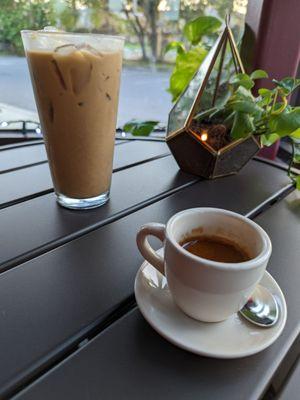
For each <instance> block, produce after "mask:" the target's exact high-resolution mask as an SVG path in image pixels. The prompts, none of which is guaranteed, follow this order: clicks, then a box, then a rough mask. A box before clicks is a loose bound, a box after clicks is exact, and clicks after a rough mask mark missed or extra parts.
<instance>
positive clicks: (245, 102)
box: [166, 21, 300, 185]
mask: <svg viewBox="0 0 300 400" xmlns="http://www.w3.org/2000/svg"><path fill="white" fill-rule="evenodd" d="M267 77H268V75H267V73H266V72H265V71H262V70H257V71H254V72H253V73H252V74H251V75H248V74H246V73H245V70H244V67H243V65H242V62H241V59H240V56H239V53H238V50H237V46H236V44H235V41H234V38H233V35H232V32H231V30H230V28H229V26H228V22H227V21H226V26H225V28H224V31H223V32H222V34H221V35H220V37H219V39H218V40H217V41H216V43H215V45H214V46H213V48H212V49H211V51H210V52H209V53H208V55H207V56H206V58H205V60H204V61H203V63H202V64H201V66H200V68H199V69H198V71H197V73H196V74H195V75H194V77H193V79H192V80H191V81H190V83H189V85H188V86H187V88H186V89H185V91H184V92H183V93H182V94H181V96H180V97H179V99H178V100H177V102H176V103H175V105H174V107H173V109H172V110H171V112H170V114H169V122H168V130H167V136H166V140H167V144H168V146H169V147H170V150H171V152H172V153H173V155H174V157H175V159H176V161H177V163H178V165H179V166H180V168H181V169H182V170H184V171H186V172H189V173H193V174H196V175H199V176H202V177H204V178H216V177H220V176H224V175H230V174H234V173H237V172H238V171H239V170H240V169H241V168H242V167H243V166H244V165H245V164H246V163H247V162H248V161H249V160H250V159H251V158H252V157H253V156H254V155H255V154H256V153H257V152H258V150H259V149H260V148H261V147H262V146H263V145H264V146H269V145H271V144H273V143H274V142H275V141H276V140H278V139H280V138H282V137H284V136H289V137H290V138H291V140H297V139H299V138H300V107H291V106H290V105H288V100H287V98H288V96H289V95H290V94H291V93H292V92H293V90H295V89H296V87H298V86H299V85H300V80H297V79H294V78H285V79H283V80H281V81H277V80H273V83H274V84H275V87H274V89H259V91H258V95H257V96H254V95H253V94H252V91H251V90H252V88H253V87H254V84H255V80H256V79H261V78H267ZM297 180H298V181H299V178H297ZM298 184H299V185H300V181H299V183H298Z"/></svg>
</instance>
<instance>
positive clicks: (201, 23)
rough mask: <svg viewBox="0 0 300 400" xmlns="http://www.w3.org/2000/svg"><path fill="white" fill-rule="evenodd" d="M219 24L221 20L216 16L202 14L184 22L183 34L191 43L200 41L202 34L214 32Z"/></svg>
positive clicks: (194, 43)
mask: <svg viewBox="0 0 300 400" xmlns="http://www.w3.org/2000/svg"><path fill="white" fill-rule="evenodd" d="M220 26H221V21H220V20H219V19H218V18H216V17H210V16H202V17H198V18H195V19H193V20H192V21H190V22H188V23H187V24H185V27H184V28H183V34H184V36H185V37H186V39H187V40H188V41H189V42H190V43H191V44H193V45H196V44H198V43H199V42H200V40H201V38H202V36H204V35H210V34H211V33H214V32H216V31H217V30H218V29H219V28H220Z"/></svg>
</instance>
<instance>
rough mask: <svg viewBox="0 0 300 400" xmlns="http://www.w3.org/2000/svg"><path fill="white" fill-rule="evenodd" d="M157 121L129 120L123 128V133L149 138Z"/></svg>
mask: <svg viewBox="0 0 300 400" xmlns="http://www.w3.org/2000/svg"><path fill="white" fill-rule="evenodd" d="M158 123H159V121H137V120H131V121H129V122H127V123H126V124H125V125H124V126H123V131H124V132H127V133H131V134H132V135H134V136H149V135H150V133H151V132H152V131H153V129H154V127H155V126H156V125H157V124H158Z"/></svg>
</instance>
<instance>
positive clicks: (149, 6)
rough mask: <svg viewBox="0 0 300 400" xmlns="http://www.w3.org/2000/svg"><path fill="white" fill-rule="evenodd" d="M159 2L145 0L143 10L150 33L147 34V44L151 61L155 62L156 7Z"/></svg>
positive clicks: (156, 55) (157, 0)
mask: <svg viewBox="0 0 300 400" xmlns="http://www.w3.org/2000/svg"><path fill="white" fill-rule="evenodd" d="M158 4H159V0H145V1H144V9H145V14H146V18H147V21H148V22H149V28H150V32H149V34H148V37H149V43H150V48H151V55H152V60H153V61H154V62H156V61H157V57H158V54H157V39H158V35H157V21H158V10H157V7H158Z"/></svg>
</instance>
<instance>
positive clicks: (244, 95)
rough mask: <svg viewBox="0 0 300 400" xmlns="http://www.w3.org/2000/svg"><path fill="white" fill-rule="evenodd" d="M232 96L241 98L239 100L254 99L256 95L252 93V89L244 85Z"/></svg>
mask: <svg viewBox="0 0 300 400" xmlns="http://www.w3.org/2000/svg"><path fill="white" fill-rule="evenodd" d="M232 98H233V99H234V100H235V99H239V100H250V101H253V99H254V97H253V95H252V93H251V92H250V90H248V89H246V88H245V87H244V86H239V87H238V88H237V89H236V91H235V93H234V95H233V96H232Z"/></svg>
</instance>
